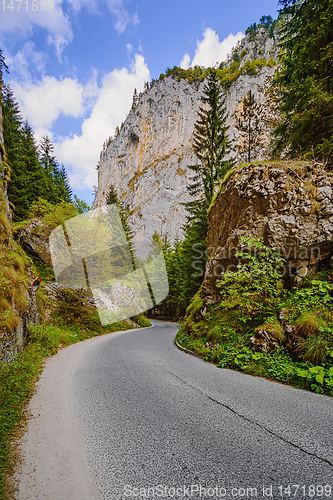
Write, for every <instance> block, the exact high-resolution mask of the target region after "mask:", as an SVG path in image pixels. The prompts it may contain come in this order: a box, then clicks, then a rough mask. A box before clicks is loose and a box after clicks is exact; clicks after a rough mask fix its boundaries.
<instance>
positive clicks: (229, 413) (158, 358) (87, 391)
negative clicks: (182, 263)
mask: <svg viewBox="0 0 333 500" xmlns="http://www.w3.org/2000/svg"><path fill="white" fill-rule="evenodd" d="M153 323H154V327H153V328H147V329H142V330H136V331H133V330H132V331H128V332H124V333H123V332H121V333H113V334H110V335H106V336H103V337H98V338H94V339H90V340H87V341H84V342H82V343H80V344H75V345H73V346H70V347H68V348H66V349H64V350H62V351H60V352H59V353H58V354H57V355H56V356H55V357H53V358H52V359H50V360H48V362H47V364H46V368H45V370H44V372H43V376H42V378H41V380H40V382H39V383H38V390H37V394H36V395H35V396H34V397H33V399H32V401H31V405H30V411H31V412H32V413H33V415H34V418H33V419H32V420H30V421H29V426H28V433H27V434H26V435H25V437H24V440H25V441H24V443H22V452H23V458H24V463H23V466H22V468H21V471H20V474H17V475H16V477H18V478H19V492H18V495H17V498H18V500H30V499H33V500H39V499H44V498H47V499H49V500H58V499H61V498H65V499H67V500H71V499H75V500H76V499H77V500H83V499H91V498H94V499H96V498H103V499H111V500H118V499H119V500H123V499H126V498H193V499H194V498H195V499H197V498H198V499H199V498H244V497H245V498H249V497H250V498H251V497H252V498H253V497H257V498H274V499H278V498H280V499H281V498H302V499H304V498H318V497H322V498H333V433H332V422H333V399H332V398H329V397H326V396H321V395H317V394H313V393H309V392H306V391H301V390H297V389H295V388H292V387H289V386H284V385H282V384H277V383H274V382H270V381H267V380H265V379H261V378H256V377H251V376H248V375H245V374H242V373H238V372H234V371H231V370H226V369H223V370H222V369H217V368H216V367H215V366H214V365H212V364H210V363H205V362H203V361H202V360H200V359H198V358H196V357H193V356H190V355H188V354H186V353H184V352H181V351H179V350H178V349H177V348H176V347H175V345H174V343H173V340H174V337H175V334H176V329H177V327H176V326H175V325H173V324H170V323H164V322H153ZM39 414H40V415H39ZM28 474H29V475H28ZM289 485H290V487H289V490H288V486H289Z"/></svg>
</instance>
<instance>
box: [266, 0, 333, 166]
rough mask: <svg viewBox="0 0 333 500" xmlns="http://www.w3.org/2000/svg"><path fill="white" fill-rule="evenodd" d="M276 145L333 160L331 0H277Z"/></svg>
mask: <svg viewBox="0 0 333 500" xmlns="http://www.w3.org/2000/svg"><path fill="white" fill-rule="evenodd" d="M279 3H280V4H281V5H282V6H283V8H282V10H281V11H280V14H281V17H282V19H283V23H282V31H281V36H282V41H281V49H282V51H281V56H280V69H279V70H278V72H277V75H276V77H275V80H274V82H273V84H274V85H275V87H276V88H277V89H278V91H279V92H278V100H279V103H280V112H281V117H282V118H281V123H280V124H279V125H278V126H277V128H276V130H275V135H276V139H277V150H278V151H279V150H281V149H283V148H284V147H287V148H289V150H290V153H291V156H298V155H299V154H300V153H301V154H304V155H305V156H307V157H311V156H313V155H314V156H315V158H319V159H321V160H323V161H324V162H328V163H329V164H330V165H332V164H333V59H332V50H333V30H332V19H333V2H332V0H303V1H299V0H280V2H279Z"/></svg>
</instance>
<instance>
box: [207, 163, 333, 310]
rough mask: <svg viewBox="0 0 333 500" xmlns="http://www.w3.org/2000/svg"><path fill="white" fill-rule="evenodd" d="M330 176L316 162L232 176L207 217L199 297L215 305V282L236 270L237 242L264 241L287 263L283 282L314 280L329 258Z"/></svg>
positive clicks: (266, 166)
mask: <svg viewBox="0 0 333 500" xmlns="http://www.w3.org/2000/svg"><path fill="white" fill-rule="evenodd" d="M332 186H333V174H332V173H328V172H326V171H325V169H324V167H323V165H322V164H318V163H316V162H300V161H289V162H288V161H287V162H278V163H277V162H273V163H260V164H251V165H246V166H244V167H239V168H236V169H235V170H234V171H232V172H231V174H230V175H229V177H228V178H227V179H226V181H225V182H224V184H223V185H222V186H221V188H220V191H219V192H218V193H217V195H216V199H215V201H214V203H213V204H212V206H211V209H210V212H209V226H210V228H209V231H208V238H207V245H208V253H209V261H208V263H207V267H206V272H205V277H204V282H203V289H202V290H203V294H204V296H205V298H206V303H215V302H217V301H218V297H219V292H218V290H217V288H216V280H217V279H218V278H219V277H220V276H221V273H222V272H225V271H226V270H228V269H235V267H233V266H236V264H237V259H236V257H235V253H236V251H237V246H238V243H239V239H240V237H241V236H249V237H252V238H263V239H264V243H265V244H266V245H268V246H270V247H271V248H272V249H273V250H275V251H277V252H280V254H281V256H282V257H284V258H285V260H286V266H285V273H284V274H285V277H286V278H288V279H289V278H290V279H292V280H294V281H295V280H296V281H297V280H301V279H302V277H304V276H306V275H312V274H314V273H315V272H316V271H317V270H318V269H319V267H320V265H321V263H323V262H325V261H327V262H328V261H329V259H330V256H331V255H332V253H333V196H332Z"/></svg>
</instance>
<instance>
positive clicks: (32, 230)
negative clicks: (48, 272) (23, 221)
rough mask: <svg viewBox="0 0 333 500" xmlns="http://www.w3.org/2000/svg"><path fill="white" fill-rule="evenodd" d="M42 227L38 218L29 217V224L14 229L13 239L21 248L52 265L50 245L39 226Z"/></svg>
mask: <svg viewBox="0 0 333 500" xmlns="http://www.w3.org/2000/svg"><path fill="white" fill-rule="evenodd" d="M41 227H42V222H41V220H40V219H31V220H30V221H29V224H28V225H26V226H24V227H21V228H19V229H17V230H16V231H15V235H14V236H15V239H16V241H17V242H18V243H19V244H20V245H21V247H22V248H23V250H24V251H25V252H26V253H27V254H28V255H31V256H32V257H35V258H37V259H39V260H41V261H42V262H44V264H46V265H47V266H49V267H52V259H51V254H50V246H49V242H48V239H47V238H46V237H45V236H43V234H42V232H41V231H39V228H41Z"/></svg>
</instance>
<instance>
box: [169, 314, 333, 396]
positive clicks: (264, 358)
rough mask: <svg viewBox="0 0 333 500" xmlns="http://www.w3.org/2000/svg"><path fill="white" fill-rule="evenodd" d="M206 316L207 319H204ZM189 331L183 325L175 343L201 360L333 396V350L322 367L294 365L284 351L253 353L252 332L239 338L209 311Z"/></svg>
mask: <svg viewBox="0 0 333 500" xmlns="http://www.w3.org/2000/svg"><path fill="white" fill-rule="evenodd" d="M206 316H207V318H206ZM206 316H205V319H204V320H203V321H201V322H199V323H196V324H192V325H191V329H190V331H186V327H185V326H184V325H182V326H181V327H180V329H179V331H178V333H177V335H176V341H177V342H178V344H179V345H181V346H182V347H185V348H186V349H189V350H191V351H194V352H196V353H197V354H198V355H199V356H200V357H201V358H202V359H204V360H205V361H209V362H211V363H214V364H216V365H217V367H218V368H230V369H233V370H237V371H243V372H245V373H248V374H249V375H254V376H260V377H265V378H267V379H270V380H276V381H279V382H282V383H284V384H289V385H293V386H296V387H298V388H301V389H306V390H310V391H314V392H316V393H318V394H326V395H328V396H333V349H325V356H324V358H323V360H322V362H321V366H315V365H313V364H312V363H310V362H303V361H302V362H296V361H294V360H293V359H292V358H291V357H290V356H289V355H288V353H287V352H285V350H284V348H283V347H280V348H279V349H275V350H274V351H273V352H270V353H268V352H267V353H259V352H253V351H252V349H251V348H250V346H249V338H250V337H251V336H252V335H253V331H252V332H249V333H243V334H241V333H240V332H239V331H237V330H235V329H233V328H232V327H230V326H229V327H228V326H225V325H224V324H223V320H222V316H221V315H219V314H216V311H212V312H211V314H209V313H208V314H207V315H206Z"/></svg>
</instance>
